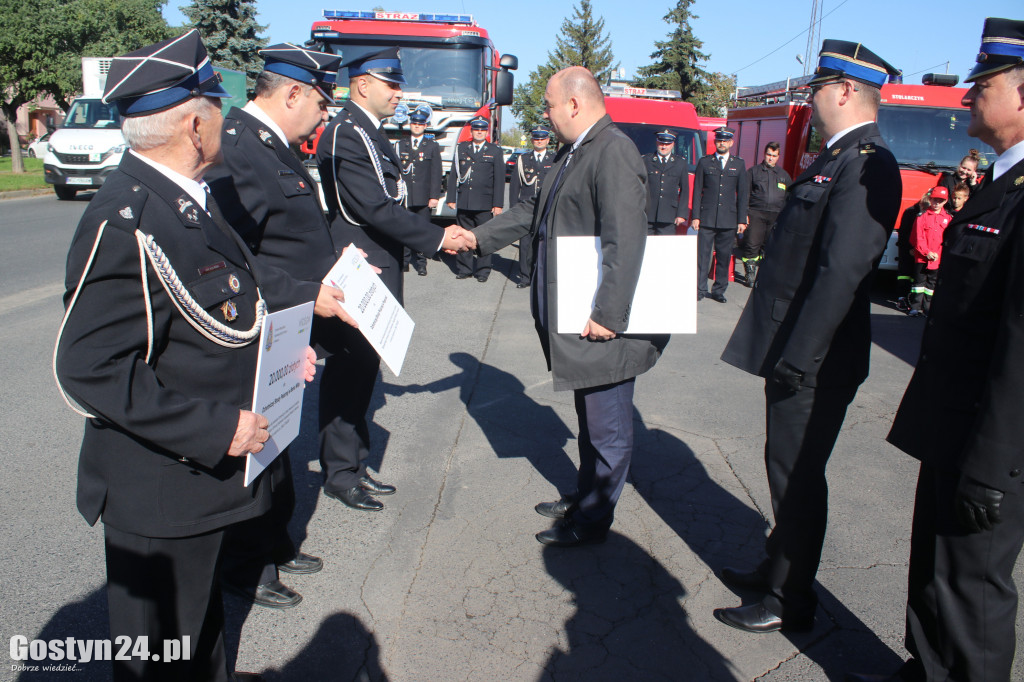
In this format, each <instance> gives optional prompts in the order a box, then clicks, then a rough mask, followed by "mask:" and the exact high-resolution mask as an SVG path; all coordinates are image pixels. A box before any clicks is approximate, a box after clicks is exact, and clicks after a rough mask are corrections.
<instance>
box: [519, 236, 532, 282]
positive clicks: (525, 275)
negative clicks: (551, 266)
mask: <svg viewBox="0 0 1024 682" xmlns="http://www.w3.org/2000/svg"><path fill="white" fill-rule="evenodd" d="M532 249H533V236H532V235H528V236H526V237H523V238H522V239H520V240H519V281H520V282H529V281H530V278H531V277H533V251H532Z"/></svg>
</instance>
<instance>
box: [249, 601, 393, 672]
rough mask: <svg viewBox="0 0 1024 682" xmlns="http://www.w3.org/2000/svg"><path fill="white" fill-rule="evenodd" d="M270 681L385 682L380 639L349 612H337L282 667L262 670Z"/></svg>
mask: <svg viewBox="0 0 1024 682" xmlns="http://www.w3.org/2000/svg"><path fill="white" fill-rule="evenodd" d="M261 674H262V676H263V678H264V679H266V680H267V682H292V681H293V680H346V681H347V680H352V681H353V682H386V680H387V679H388V677H387V675H386V674H385V673H384V671H383V670H382V669H381V667H380V648H379V647H378V645H377V638H376V637H375V636H374V634H373V633H372V632H370V631H369V630H367V629H366V627H365V626H364V625H363V624H362V622H360V620H359V618H357V617H356V616H354V615H352V614H350V613H335V614H333V615H331V616H330V617H328V618H327V619H326V620H325V621H324V622H323V623H321V624H320V629H319V630H317V633H316V635H314V636H313V639H312V640H311V641H310V642H309V644H307V645H306V647H305V648H303V649H302V651H300V652H299V653H298V654H296V655H295V657H294V658H293V659H292V660H291V661H289V662H288V663H287V664H285V666H284V667H283V668H281V669H280V670H277V669H275V668H271V669H269V670H266V671H264V672H263V673H261Z"/></svg>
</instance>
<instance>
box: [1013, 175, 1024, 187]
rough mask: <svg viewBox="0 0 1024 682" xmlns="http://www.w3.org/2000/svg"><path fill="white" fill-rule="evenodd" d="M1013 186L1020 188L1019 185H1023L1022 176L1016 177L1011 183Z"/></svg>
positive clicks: (1023, 179)
mask: <svg viewBox="0 0 1024 682" xmlns="http://www.w3.org/2000/svg"><path fill="white" fill-rule="evenodd" d="M1013 184H1014V186H1015V187H1020V186H1021V185H1024V175H1021V176H1018V177H1017V178H1016V179H1015V180H1014V181H1013Z"/></svg>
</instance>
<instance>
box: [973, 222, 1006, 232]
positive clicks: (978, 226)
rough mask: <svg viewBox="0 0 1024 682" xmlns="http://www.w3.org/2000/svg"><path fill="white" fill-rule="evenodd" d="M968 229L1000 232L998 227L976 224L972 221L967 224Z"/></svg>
mask: <svg viewBox="0 0 1024 682" xmlns="http://www.w3.org/2000/svg"><path fill="white" fill-rule="evenodd" d="M967 229H968V230H977V231H978V232H987V233H989V234H999V228H998V227H985V226H984V225H974V224H971V223H968V224H967Z"/></svg>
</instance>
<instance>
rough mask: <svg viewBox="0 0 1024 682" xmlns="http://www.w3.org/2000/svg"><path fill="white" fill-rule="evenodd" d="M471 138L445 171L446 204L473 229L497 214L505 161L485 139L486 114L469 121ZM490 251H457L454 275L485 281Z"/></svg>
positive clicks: (502, 197) (501, 202) (502, 198)
mask: <svg viewBox="0 0 1024 682" xmlns="http://www.w3.org/2000/svg"><path fill="white" fill-rule="evenodd" d="M469 127H470V130H471V134H472V139H471V140H469V141H467V142H460V143H459V146H458V147H457V148H456V150H455V159H454V161H453V162H452V169H451V170H450V171H449V172H448V207H449V208H457V209H458V210H457V213H456V221H457V222H458V224H459V226H460V227H462V228H463V229H466V230H473V229H475V228H477V227H479V226H481V225H483V224H484V223H486V222H487V221H488V220H490V219H491V218H493V217H494V216H496V215H500V214H501V211H502V208H503V207H504V206H505V161H504V157H503V156H502V153H501V147H499V146H498V145H496V144H494V143H493V142H488V141H487V131H488V129H489V128H490V124H489V123H488V122H487V119H485V118H475V119H473V121H472V122H471V123H470V126H469ZM491 258H492V256H491V255H490V254H488V255H486V256H474V255H473V254H471V253H463V254H459V255H458V256H456V258H455V270H456V274H455V278H456V279H467V278H469V277H471V276H475V277H476V281H478V282H486V281H487V277H488V276H489V275H490V274H491Z"/></svg>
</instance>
